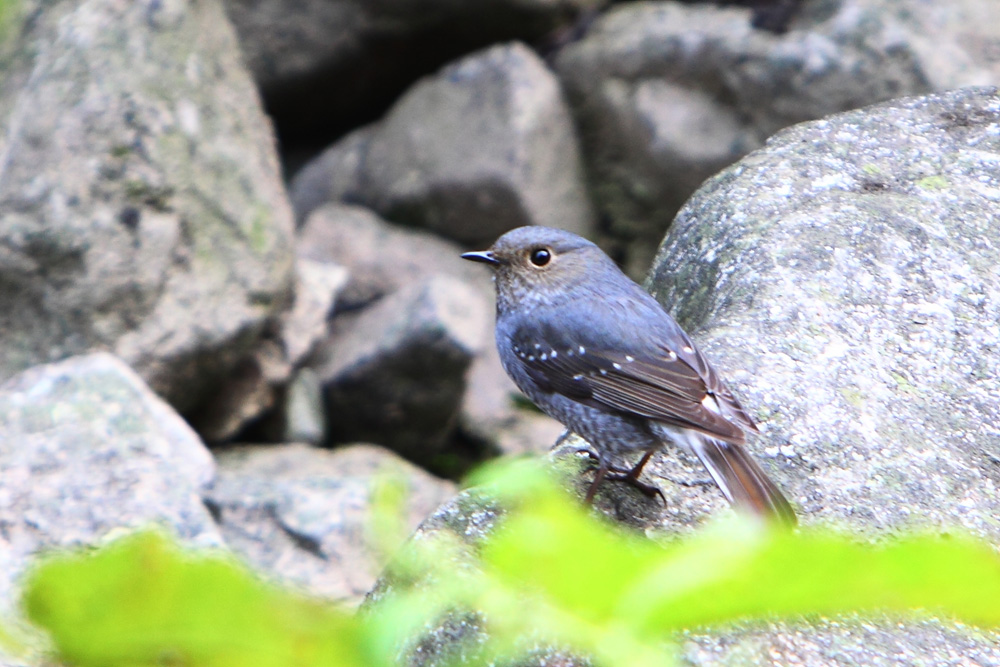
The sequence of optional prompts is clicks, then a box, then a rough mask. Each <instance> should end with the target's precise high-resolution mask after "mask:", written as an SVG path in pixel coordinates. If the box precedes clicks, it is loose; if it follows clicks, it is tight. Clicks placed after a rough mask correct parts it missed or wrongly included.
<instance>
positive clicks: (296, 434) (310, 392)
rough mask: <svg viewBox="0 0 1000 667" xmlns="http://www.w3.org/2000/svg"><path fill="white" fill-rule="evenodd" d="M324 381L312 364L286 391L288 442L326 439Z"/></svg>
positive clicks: (315, 442) (284, 436)
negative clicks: (322, 381) (312, 367)
mask: <svg viewBox="0 0 1000 667" xmlns="http://www.w3.org/2000/svg"><path fill="white" fill-rule="evenodd" d="M323 410H324V405H323V385H322V383H321V382H320V379H319V376H318V375H316V373H315V371H313V370H312V369H311V368H303V369H302V370H300V371H299V372H298V373H296V374H295V377H294V378H292V381H291V382H289V383H288V391H287V394H286V395H285V408H284V423H283V428H284V430H283V432H282V434H281V435H282V438H281V439H282V440H283V441H284V442H304V443H308V444H310V445H319V444H322V443H323V441H324V440H326V413H325V412H324V411H323Z"/></svg>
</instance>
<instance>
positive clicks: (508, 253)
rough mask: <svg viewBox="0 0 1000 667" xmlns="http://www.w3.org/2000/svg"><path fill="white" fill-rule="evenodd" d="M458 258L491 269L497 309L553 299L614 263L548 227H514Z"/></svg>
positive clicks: (580, 241)
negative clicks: (486, 247)
mask: <svg viewBox="0 0 1000 667" xmlns="http://www.w3.org/2000/svg"><path fill="white" fill-rule="evenodd" d="M462 258H463V259H468V260H471V261H474V262H482V263H484V264H488V265H489V266H490V268H492V269H493V280H494V283H495V284H496V290H497V308H498V309H499V310H500V311H501V312H503V310H504V309H505V308H507V307H512V306H518V307H520V308H525V307H531V306H533V305H534V303H536V302H538V301H542V300H545V301H546V302H553V301H556V302H557V301H558V300H559V297H560V296H561V295H563V294H567V293H569V292H570V291H571V290H572V289H573V287H574V286H579V285H583V284H586V283H587V282H588V280H590V279H592V278H593V276H594V274H595V272H598V274H599V272H601V271H604V270H607V268H608V267H610V268H611V269H612V270H614V271H617V267H616V266H615V265H614V262H612V261H611V259H610V258H609V257H608V256H607V255H605V254H604V253H603V252H602V251H601V250H600V248H598V247H597V246H596V245H594V244H593V243H591V242H590V241H588V240H587V239H585V238H583V237H581V236H577V235H576V234H573V233H570V232H567V231H563V230H561V229H553V228H551V227H537V226H533V227H518V228H517V229H514V230H511V231H509V232H507V233H506V234H504V235H503V236H501V237H500V238H499V239H497V240H496V243H494V244H493V247H491V248H490V249H489V250H483V251H480V252H467V253H465V254H463V255H462Z"/></svg>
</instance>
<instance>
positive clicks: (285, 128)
mask: <svg viewBox="0 0 1000 667" xmlns="http://www.w3.org/2000/svg"><path fill="white" fill-rule="evenodd" d="M596 4H598V3H597V2H595V1H594V0H527V1H525V0H488V1H485V2H484V1H480V2H477V3H475V4H470V3H468V2H463V1H462V0H433V1H432V2H420V3H413V2H377V3H373V2H365V1H364V0H305V1H301V2H296V3H295V5H294V6H292V5H289V4H287V3H285V2H281V0H227V1H226V9H227V11H228V12H229V16H230V17H231V18H232V20H233V23H234V24H235V25H236V29H237V32H238V33H239V35H240V42H241V44H240V45H241V46H242V47H243V52H244V54H245V55H246V59H247V63H248V65H249V66H250V69H251V70H252V72H253V74H254V77H255V78H256V79H257V83H258V85H260V86H261V88H262V91H263V94H264V96H265V98H266V100H267V106H268V109H269V110H270V111H271V113H272V114H274V115H275V117H276V118H277V120H278V125H279V127H281V128H282V135H283V137H285V138H286V139H289V140H291V141H298V142H299V143H301V142H302V141H303V140H304V139H305V138H307V136H308V135H310V134H316V133H329V132H330V131H331V130H333V131H336V130H337V129H341V130H342V129H343V128H348V127H350V126H351V125H357V124H358V121H359V120H361V119H364V118H371V117H372V116H373V114H374V113H377V112H379V111H380V110H382V109H385V108H386V107H387V106H388V105H389V104H390V103H391V102H392V101H393V99H394V98H396V97H398V95H399V94H400V93H401V92H402V91H403V90H405V88H406V86H407V85H409V83H411V82H412V81H414V80H415V79H416V78H418V77H420V76H423V75H424V74H427V73H428V72H432V71H434V70H435V69H437V68H438V67H441V66H442V65H444V64H445V63H446V62H448V61H449V60H452V59H454V58H458V57H460V56H461V55H462V54H465V53H469V52H471V51H474V50H476V49H480V48H484V47H486V46H488V45H490V44H494V43H497V42H503V41H508V40H512V39H525V40H535V39H538V38H540V37H542V36H544V35H546V34H548V33H550V32H551V31H553V30H555V29H557V28H559V27H560V26H563V25H567V24H569V23H570V22H572V20H573V19H574V17H575V16H576V15H577V14H578V13H579V12H581V11H582V10H585V9H587V8H589V7H592V6H595V5H596Z"/></svg>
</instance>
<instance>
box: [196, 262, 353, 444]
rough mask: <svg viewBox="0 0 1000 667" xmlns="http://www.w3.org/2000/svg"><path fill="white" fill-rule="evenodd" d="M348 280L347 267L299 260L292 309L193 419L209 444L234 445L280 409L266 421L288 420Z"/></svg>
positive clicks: (238, 365) (266, 333) (237, 366)
mask: <svg viewBox="0 0 1000 667" xmlns="http://www.w3.org/2000/svg"><path fill="white" fill-rule="evenodd" d="M347 281H348V273H347V270H346V269H345V268H344V267H342V266H339V265H337V264H330V263H321V262H314V261H310V260H308V259H304V258H299V260H298V261H297V262H296V264H295V296H294V299H293V302H292V305H291V307H290V308H289V309H288V310H286V311H285V312H284V313H282V314H281V316H280V317H279V319H278V321H277V322H275V324H274V326H273V327H270V328H269V329H268V330H267V331H265V332H264V336H263V337H262V338H261V339H260V340H259V341H258V343H257V345H256V348H255V349H254V350H253V352H251V353H250V354H248V355H247V356H245V357H244V358H243V359H242V360H240V361H239V362H238V363H237V364H236V367H235V368H234V369H233V370H232V371H231V372H230V373H229V374H228V375H227V376H226V378H225V379H224V380H223V382H222V383H221V386H220V387H218V389H217V390H216V391H215V392H214V393H213V395H212V396H211V397H210V398H208V399H207V400H206V401H205V402H204V403H202V405H201V406H199V408H198V409H197V410H196V411H195V412H194V413H192V414H190V415H189V419H190V421H191V423H192V424H193V425H194V426H195V428H196V429H197V430H198V433H200V434H201V436H202V437H203V438H204V439H205V440H206V441H207V442H210V443H215V442H224V441H227V440H230V439H231V438H233V437H234V436H235V435H236V434H237V433H239V431H240V429H241V428H242V427H244V426H246V425H247V424H248V423H250V422H252V421H254V420H256V419H258V418H260V417H261V416H262V415H264V413H265V412H267V411H269V410H271V409H272V408H275V407H277V408H278V409H277V410H276V411H272V414H268V415H266V416H265V417H264V418H265V419H268V420H270V421H272V422H273V421H277V422H285V421H286V416H285V414H284V407H285V405H284V400H283V399H284V398H285V394H286V393H287V391H288V385H289V384H290V382H291V378H292V375H293V373H294V372H295V369H296V368H297V367H299V366H300V365H301V364H302V362H303V360H304V359H305V358H306V356H307V355H308V354H309V353H310V352H311V351H312V350H313V348H314V347H315V346H316V345H317V344H319V343H320V342H321V341H323V340H325V339H326V337H327V332H328V329H327V318H328V317H329V316H330V314H331V313H332V312H333V309H334V304H335V303H337V301H338V299H339V297H340V293H341V291H342V290H343V289H344V287H345V285H346V283H347ZM279 440H281V439H280V438H279Z"/></svg>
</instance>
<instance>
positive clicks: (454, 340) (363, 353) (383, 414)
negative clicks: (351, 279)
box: [314, 276, 489, 466]
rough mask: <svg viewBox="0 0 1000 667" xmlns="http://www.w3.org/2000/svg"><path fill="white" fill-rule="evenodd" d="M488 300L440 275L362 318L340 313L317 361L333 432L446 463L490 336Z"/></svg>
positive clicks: (339, 437)
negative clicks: (468, 382)
mask: <svg viewBox="0 0 1000 667" xmlns="http://www.w3.org/2000/svg"><path fill="white" fill-rule="evenodd" d="M487 303H488V302H487V301H486V299H485V298H484V297H483V295H482V294H480V293H479V292H478V291H476V290H474V289H473V288H471V287H467V286H466V285H465V284H463V283H461V282H459V281H457V280H455V279H452V278H446V277H443V276H438V277H433V278H430V279H428V280H425V281H423V282H420V283H416V284H414V285H411V286H410V287H407V288H406V289H401V290H399V291H397V292H395V293H394V294H392V295H391V296H389V297H386V298H384V299H382V300H380V301H379V302H378V303H377V304H375V305H374V306H372V307H371V308H368V309H366V310H364V311H363V312H362V313H361V314H360V315H358V316H357V317H354V318H347V317H341V318H337V319H336V320H335V327H334V331H333V333H332V334H331V339H330V341H328V344H327V345H325V346H324V347H323V349H321V350H320V352H319V353H318V358H317V360H316V362H315V366H314V368H315V370H316V372H317V374H318V375H319V376H320V378H321V380H322V381H323V384H324V395H325V399H326V406H327V415H328V418H329V424H328V427H329V434H330V439H331V440H332V441H333V442H357V441H368V442H375V443H377V444H380V445H385V446H386V447H390V448H391V449H393V450H395V451H397V452H399V453H401V454H403V455H404V456H406V457H407V458H409V459H411V460H414V461H419V462H422V463H429V464H433V465H438V466H440V465H441V464H442V462H441V461H439V460H435V459H436V457H437V456H438V455H440V454H441V453H442V450H443V448H444V445H445V444H446V439H447V437H448V436H449V435H450V434H451V433H452V432H453V430H454V427H455V422H456V419H457V415H458V410H459V405H460V403H461V399H462V393H463V392H464V390H465V373H466V370H467V369H468V367H469V364H470V363H471V361H472V359H473V357H474V356H475V355H476V353H478V352H479V351H480V350H481V349H482V348H483V347H484V345H485V342H486V322H488V320H489V314H488V313H489V310H488V309H489V306H488V305H487Z"/></svg>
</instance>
